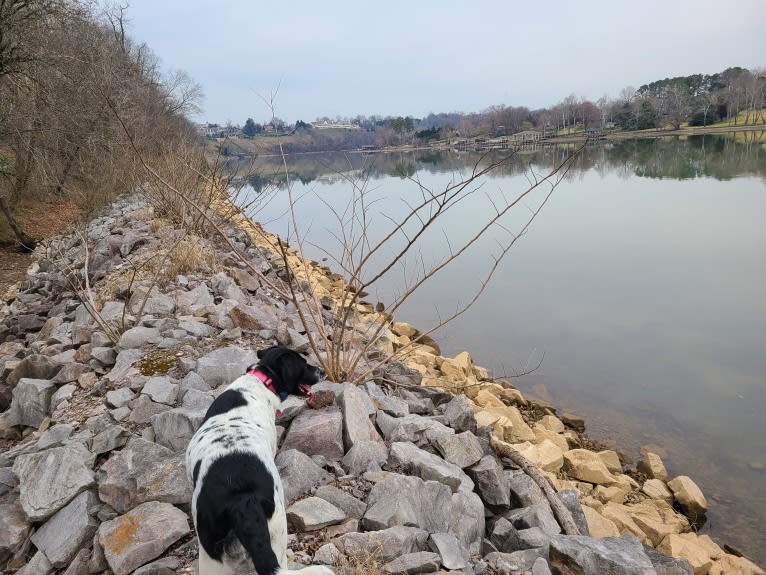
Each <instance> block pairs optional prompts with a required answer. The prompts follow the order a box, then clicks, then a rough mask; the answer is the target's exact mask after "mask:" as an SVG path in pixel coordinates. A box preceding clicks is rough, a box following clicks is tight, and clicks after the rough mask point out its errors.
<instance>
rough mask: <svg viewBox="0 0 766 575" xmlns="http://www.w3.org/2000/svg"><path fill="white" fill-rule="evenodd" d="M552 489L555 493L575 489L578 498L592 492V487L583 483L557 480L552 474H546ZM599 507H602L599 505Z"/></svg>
mask: <svg viewBox="0 0 766 575" xmlns="http://www.w3.org/2000/svg"><path fill="white" fill-rule="evenodd" d="M548 475H549V479H550V480H551V483H552V484H553V487H554V488H555V489H556V491H562V490H563V489H575V490H577V491H578V492H579V493H580V497H587V496H589V495H590V494H591V493H592V492H593V485H592V484H590V483H585V482H584V481H574V480H572V479H559V478H558V477H556V476H555V475H553V474H548ZM600 505H603V504H601V503H600Z"/></svg>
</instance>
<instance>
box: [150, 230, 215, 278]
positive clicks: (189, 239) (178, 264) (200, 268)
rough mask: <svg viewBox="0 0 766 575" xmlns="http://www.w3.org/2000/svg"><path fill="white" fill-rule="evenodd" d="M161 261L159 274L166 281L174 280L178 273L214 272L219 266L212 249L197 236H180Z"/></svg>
mask: <svg viewBox="0 0 766 575" xmlns="http://www.w3.org/2000/svg"><path fill="white" fill-rule="evenodd" d="M163 261H164V264H162V268H161V269H160V274H159V275H160V278H161V279H163V280H166V281H171V280H174V279H175V278H176V276H178V275H186V274H193V273H197V272H204V273H215V272H216V271H218V268H219V267H220V266H219V264H218V261H217V260H216V257H215V252H214V251H213V249H212V248H211V247H210V246H209V245H208V244H207V242H206V241H205V240H203V239H202V238H199V237H197V236H185V237H184V238H182V239H181V241H180V242H178V245H176V247H175V248H174V249H173V250H171V251H170V253H169V254H168V257H167V258H163Z"/></svg>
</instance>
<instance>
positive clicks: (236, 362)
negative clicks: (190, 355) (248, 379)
mask: <svg viewBox="0 0 766 575" xmlns="http://www.w3.org/2000/svg"><path fill="white" fill-rule="evenodd" d="M257 361H258V356H257V355H256V354H255V352H254V351H252V350H249V349H248V350H244V349H242V348H239V347H234V346H232V347H223V348H220V349H216V350H215V351H211V352H210V353H209V354H207V355H205V356H203V357H201V358H199V359H198V360H197V369H196V370H195V371H196V372H197V374H199V375H200V376H201V377H202V379H204V380H205V382H207V383H208V385H210V386H211V387H218V386H219V385H221V384H222V383H231V382H232V381H234V380H235V379H237V378H238V377H239V376H240V375H243V374H244V373H245V370H246V369H247V367H248V366H249V365H251V364H253V363H255V362H257Z"/></svg>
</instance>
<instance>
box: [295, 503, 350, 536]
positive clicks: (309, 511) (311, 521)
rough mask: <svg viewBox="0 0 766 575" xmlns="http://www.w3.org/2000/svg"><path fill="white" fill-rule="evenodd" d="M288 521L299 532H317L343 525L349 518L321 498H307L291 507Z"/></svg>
mask: <svg viewBox="0 0 766 575" xmlns="http://www.w3.org/2000/svg"><path fill="white" fill-rule="evenodd" d="M285 514H286V515H287V521H288V523H290V524H291V525H292V526H294V527H295V528H296V529H297V530H298V531H299V532H306V531H316V530H318V529H322V528H323V527H327V526H328V525H337V524H338V523H343V522H344V521H345V520H346V519H347V516H346V514H345V513H344V512H343V511H342V510H341V509H338V508H337V507H336V506H335V505H333V504H332V503H330V502H329V501H327V500H326V499H322V498H320V497H307V498H306V499H301V500H300V501H296V502H295V503H293V504H292V505H290V506H289V507H288V508H287V509H286V510H285Z"/></svg>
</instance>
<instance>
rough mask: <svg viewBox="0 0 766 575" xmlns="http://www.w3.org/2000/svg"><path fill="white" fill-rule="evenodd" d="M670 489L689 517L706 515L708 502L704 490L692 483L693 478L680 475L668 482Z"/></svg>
mask: <svg viewBox="0 0 766 575" xmlns="http://www.w3.org/2000/svg"><path fill="white" fill-rule="evenodd" d="M668 487H670V490H671V491H672V492H673V497H675V498H676V501H678V503H679V505H681V509H683V510H684V513H686V515H687V516H689V517H692V518H694V517H696V516H699V515H704V514H705V512H706V511H707V500H706V499H705V496H704V495H703V494H702V490H701V489H700V488H699V487H697V484H696V483H694V481H692V479H691V477H688V476H686V475H679V476H678V477H676V478H675V479H672V480H670V481H668Z"/></svg>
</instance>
